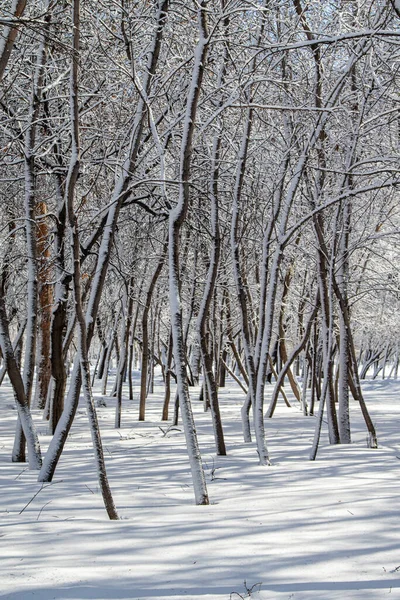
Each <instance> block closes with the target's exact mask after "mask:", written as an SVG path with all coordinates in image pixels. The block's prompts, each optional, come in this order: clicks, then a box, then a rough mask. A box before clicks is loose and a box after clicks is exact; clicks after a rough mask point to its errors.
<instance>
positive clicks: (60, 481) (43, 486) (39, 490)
mask: <svg viewBox="0 0 400 600" xmlns="http://www.w3.org/2000/svg"><path fill="white" fill-rule="evenodd" d="M62 482H63V480H62V479H60V480H59V481H55V482H54V483H48V484H47V485H44V483H42V486H41V487H40V489H38V491H37V492H36V494H34V495H33V496H32V498H31V499H30V500H29V502H28V504H25V506H24V508H23V509H22V510H20V511H19V513H18V514H19V515H22V513H23V512H24V510H25V509H26V508H28V506H29V505H30V503H31V502H33V500H34V499H35V498H36V496H38V495H39V494H40V492H41V491H42V490H44V489H45V488H48V487H49V486H51V485H56V484H57V483H62Z"/></svg>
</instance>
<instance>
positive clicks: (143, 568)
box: [0, 381, 400, 600]
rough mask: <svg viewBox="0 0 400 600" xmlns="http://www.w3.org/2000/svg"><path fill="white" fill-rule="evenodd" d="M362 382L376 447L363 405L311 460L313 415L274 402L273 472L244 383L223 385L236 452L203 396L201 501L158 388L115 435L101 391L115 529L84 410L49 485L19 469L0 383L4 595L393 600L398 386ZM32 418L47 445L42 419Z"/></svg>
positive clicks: (0, 573) (397, 594)
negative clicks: (204, 490)
mask: <svg viewBox="0 0 400 600" xmlns="http://www.w3.org/2000/svg"><path fill="white" fill-rule="evenodd" d="M136 389H137V388H136ZM364 391H365V396H366V400H367V403H368V406H369V408H370V411H371V414H372V416H373V418H374V421H375V424H376V427H377V432H378V440H379V444H380V447H379V449H378V450H371V449H368V448H366V431H365V427H364V425H363V422H362V419H361V417H360V413H359V410H358V409H357V406H356V405H354V406H353V412H352V427H353V443H352V444H351V445H350V446H342V447H340V446H339V447H338V446H336V447H330V446H329V445H328V444H327V440H326V437H323V439H322V444H321V448H320V452H319V454H318V457H317V461H316V462H310V461H309V460H308V454H309V450H310V446H311V438H312V432H313V426H314V423H315V420H314V418H313V417H308V418H306V417H303V416H302V414H301V413H300V412H299V410H298V408H297V407H294V408H292V409H288V408H286V407H284V406H282V405H280V406H279V409H278V410H277V412H276V414H275V416H274V417H273V419H271V420H268V422H267V435H268V446H269V451H270V455H271V459H272V462H273V465H272V466H271V467H260V466H258V465H257V456H256V451H255V447H254V445H253V444H250V445H246V444H244V443H243V442H242V441H241V433H240V431H241V427H240V405H241V402H242V400H243V394H242V393H241V392H240V390H238V389H237V388H236V386H235V387H234V385H231V386H230V387H228V388H226V389H224V390H221V391H220V398H221V407H222V415H223V421H224V427H225V434H226V442H227V446H228V453H229V455H228V456H227V457H224V458H222V457H216V456H215V454H214V450H213V436H212V430H211V423H210V414H207V413H206V414H205V413H203V411H202V405H201V404H200V403H199V402H196V401H195V400H194V401H193V407H194V411H195V418H196V423H197V428H198V435H199V441H200V446H201V450H202V456H203V461H204V466H205V471H206V476H207V482H208V490H209V495H210V500H211V504H210V505H209V506H199V507H197V506H195V505H194V499H193V491H192V487H191V479H190V472H189V465H188V460H187V456H186V451H185V444H184V438H183V432H182V431H181V430H179V431H171V432H170V433H169V434H168V435H166V436H165V435H164V433H163V431H162V430H161V429H160V426H161V427H162V428H163V429H164V430H165V425H164V424H162V423H161V422H160V420H159V419H160V414H161V404H162V400H161V398H162V390H161V388H157V389H156V393H155V394H154V395H152V396H151V397H150V399H149V403H148V409H147V416H148V421H146V422H145V423H138V422H137V420H136V419H137V405H138V401H137V399H136V400H135V401H134V402H133V403H132V402H129V401H125V402H124V408H123V428H122V429H120V430H115V429H114V428H113V421H114V400H113V399H107V407H102V408H99V409H98V413H99V419H100V422H101V426H102V434H103V443H104V446H105V453H106V458H107V467H108V475H109V479H110V484H111V487H112V490H113V492H114V498H115V502H116V505H117V508H118V511H119V514H120V516H121V520H120V521H113V522H111V521H109V520H108V519H107V516H106V513H105V510H104V508H103V504H102V499H101V496H100V493H99V490H98V485H97V480H96V473H95V471H94V463H93V459H92V450H91V442H90V435H89V433H88V426H87V420H86V415H85V410H84V407H83V406H82V408H81V409H80V410H79V413H78V415H77V418H76V421H75V424H74V426H73V429H72V433H71V435H70V438H69V440H68V443H67V445H66V448H65V452H64V454H63V456H62V458H61V461H60V464H59V467H58V469H57V471H56V475H55V478H54V482H53V483H52V484H49V485H46V484H44V485H43V486H42V484H38V483H37V482H36V477H37V474H36V473H35V472H30V471H28V470H26V469H25V467H24V465H21V464H12V463H11V462H10V455H11V448H12V436H13V431H14V422H15V418H16V411H15V410H13V409H12V406H13V400H12V395H11V391H10V387H9V385H8V384H3V385H2V386H1V387H0V410H1V422H0V478H1V479H0V517H1V520H0V598H6V599H7V600H30V599H39V600H50V599H53V598H55V599H57V600H62V599H64V598H65V599H67V598H69V599H74V600H84V599H88V598H91V599H96V600H103V599H116V600H123V599H130V600H139V599H140V600H147V599H153V598H158V599H166V600H183V599H186V600H187V599H190V600H230V599H231V600H238V599H240V598H253V599H256V600H281V599H282V600H283V599H285V600H289V599H293V600H311V599H312V600H317V599H318V600H339V599H340V600H347V599H357V600H358V599H360V600H361V599H363V600H377V599H380V598H388V599H390V600H395V599H396V598H397V599H400V519H399V510H400V383H395V382H387V381H383V382H382V381H376V382H368V383H367V384H366V385H365V386H364ZM97 397H99V396H97ZM196 397H197V392H193V398H194V399H195V398H196ZM36 417H37V423H38V428H39V431H40V433H41V442H42V444H43V448H45V447H46V445H47V443H48V441H49V439H50V438H49V437H48V436H46V435H45V434H46V424H45V423H44V422H43V421H41V420H40V416H39V414H37V415H36ZM38 492H39V493H38ZM35 494H37V495H36V496H35ZM32 498H33V499H32Z"/></svg>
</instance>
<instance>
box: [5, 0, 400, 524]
mask: <svg viewBox="0 0 400 600" xmlns="http://www.w3.org/2000/svg"><path fill="white" fill-rule="evenodd" d="M5 4H7V3H4V2H3V6H4V5H5ZM0 25H1V26H2V27H3V32H2V37H1V39H0V78H1V83H0V114H1V122H0V125H1V134H0V148H1V154H0V163H1V177H0V198H1V209H2V210H1V212H0V226H1V229H0V263H1V264H0V268H1V273H0V287H1V289H0V342H1V351H2V371H1V374H0V378H1V379H3V378H4V376H5V374H6V372H7V374H8V377H9V378H10V381H11V383H12V386H13V389H14V393H15V397H16V401H17V408H18V414H19V419H18V424H17V432H16V437H15V445H14V451H13V457H12V458H13V460H14V461H24V460H25V446H26V443H27V447H28V458H29V462H30V466H31V467H32V468H38V469H40V475H39V479H40V481H51V479H52V477H53V474H54V471H55V468H56V465H57V461H58V459H59V457H60V455H61V452H62V450H63V447H64V444H65V441H66V438H67V436H68V431H69V429H70V427H71V424H72V421H73V418H74V415H75V411H76V408H77V404H78V400H79V395H80V393H81V391H82V393H83V394H84V397H85V400H86V404H87V408H88V414H89V420H90V424H91V429H92V434H93V440H94V447H95V452H96V459H97V463H98V468H99V478H100V483H101V486H102V491H103V495H104V498H105V503H106V506H107V510H108V512H109V515H110V518H117V513H116V510H115V507H114V506H113V502H112V497H111V492H110V490H109V488H108V483H107V477H106V473H105V467H104V459H103V456H102V448H101V439H100V435H99V430H98V426H97V418H96V410H95V405H94V402H93V396H92V391H91V388H92V384H93V381H94V378H99V379H102V388H103V394H104V395H106V394H113V395H115V396H116V397H117V410H116V417H115V425H116V427H120V426H121V414H122V407H123V402H128V401H129V400H130V401H132V400H133V397H134V393H133V384H132V371H133V370H134V369H138V368H139V369H140V371H141V385H140V400H139V419H140V420H144V419H145V415H146V413H145V409H146V397H147V395H148V393H150V392H151V391H152V385H153V378H154V369H155V367H159V368H161V371H162V375H163V379H164V382H165V400H164V405H163V406H162V407H160V415H161V416H162V418H163V419H165V420H167V419H168V418H171V419H172V421H173V423H176V422H177V419H178V418H179V417H178V409H179V410H180V414H181V418H182V421H183V425H184V429H185V434H186V439H187V445H188V453H189V458H190V464H191V468H192V473H193V478H194V489H195V497H196V502H197V503H199V504H201V503H207V502H208V496H207V490H206V485H205V480H204V475H203V471H202V466H201V457H200V452H199V449H198V445H197V439H196V432H195V426H194V421H193V416H192V412H191V403H190V402H191V401H190V397H189V387H190V386H193V385H197V384H199V383H200V384H201V399H202V401H203V402H204V406H205V408H206V409H208V408H209V409H210V413H211V418H212V422H213V426H214V432H215V441H216V452H217V453H218V454H225V453H226V451H227V449H226V447H225V442H224V436H223V423H222V422H221V417H220V412H219V406H218V388H219V387H220V386H223V385H225V380H226V377H227V376H228V375H229V376H230V377H231V378H233V379H234V380H236V381H237V383H238V384H239V385H240V387H241V389H242V390H243V399H244V404H243V409H242V419H243V434H244V439H245V441H248V442H251V437H252V433H253V431H254V435H255V440H256V447H257V453H258V458H259V461H260V464H268V463H269V456H268V451H267V440H266V437H265V432H264V419H265V416H266V415H267V416H268V417H271V416H272V415H273V412H274V408H275V405H276V402H277V401H278V396H279V394H280V395H281V396H282V398H283V400H284V401H286V402H288V399H287V396H286V394H285V389H286V390H287V389H288V387H287V385H286V386H285V388H284V387H283V383H284V382H285V380H286V382H288V383H289V386H290V388H291V390H292V392H293V394H294V396H295V398H296V402H297V401H298V402H300V405H301V408H302V410H303V412H304V415H313V414H314V413H315V414H317V413H318V414H317V419H316V431H315V439H314V443H313V448H312V452H311V458H315V456H316V452H317V448H318V442H319V434H320V428H321V424H322V417H323V414H324V411H326V412H325V414H326V415H327V420H328V427H329V439H330V442H331V443H349V442H350V441H351V426H350V417H349V402H351V401H355V402H357V403H358V405H359V406H360V409H361V411H362V413H363V416H364V418H365V423H366V427H367V430H368V435H369V443H370V445H371V446H376V444H377V439H376V433H375V429H374V426H373V423H372V422H371V420H370V417H369V414H368V409H367V407H366V405H365V403H364V399H363V396H362V390H361V385H360V377H361V378H363V377H365V376H366V374H367V372H368V370H369V369H372V370H373V375H374V376H377V375H378V374H379V373H380V374H383V376H384V377H385V376H393V377H397V373H398V364H399V337H398V331H399V326H398V325H399V321H398V314H399V293H400V290H399V272H398V259H399V256H398V254H399V252H398V235H399V210H398V207H399V192H398V186H399V183H400V178H399V169H398V165H399V136H400V114H399V73H398V70H399V58H400V53H399V33H400V27H399V25H400V21H399V10H398V7H397V3H392V2H390V1H384V0H379V1H377V2H371V1H365V2H359V1H356V0H335V1H332V2H323V3H321V2H318V1H316V0H310V1H306V0H271V1H268V0H265V1H263V2H262V1H261V0H260V1H256V0H255V1H245V0H231V1H230V0H208V1H206V0H201V1H197V2H194V1H193V2H180V1H174V0H158V1H155V0H154V1H150V2H144V1H133V0H132V1H130V0H118V1H115V2H111V3H109V2H98V1H96V2H92V1H90V0H88V1H87V2H85V3H82V5H81V6H80V3H79V0H73V1H72V2H71V1H64V0H46V1H41V2H30V1H29V0H27V2H25V1H21V0H18V1H17V0H14V1H13V2H11V1H10V2H9V3H8V4H7V6H5V7H4V10H3V15H2V17H1V19H0ZM110 361H113V364H114V365H115V366H116V381H115V385H114V389H112V390H111V389H110V387H107V376H108V371H109V367H110V364H111V362H110ZM69 369H71V373H70V377H69V378H68V377H67V372H68V370H69ZM369 373H372V371H371V370H370V371H369ZM124 383H125V384H126V385H125V387H124ZM175 383H176V386H175V385H173V386H172V387H171V385H172V384H175ZM270 384H272V385H271V386H270ZM266 385H268V386H270V387H269V388H268V389H269V391H270V392H271V393H270V394H269V396H271V401H270V403H269V406H268V407H266V406H264V397H265V396H266V394H265V386H266ZM124 394H127V395H128V396H129V400H128V398H127V397H126V396H124V397H123V395H124ZM171 394H172V396H171ZM271 394H272V395H271ZM30 406H33V407H34V408H35V409H41V410H43V411H44V416H45V418H47V419H48V421H49V432H50V433H51V434H52V435H53V439H52V442H51V444H50V447H49V450H48V452H47V453H46V456H45V457H44V461H43V464H42V459H41V455H40V447H39V440H38V436H37V434H36V430H35V426H34V423H33V421H32V418H31V411H30ZM250 417H251V418H250ZM122 418H123V416H122ZM25 440H26V441H25ZM228 450H229V449H228Z"/></svg>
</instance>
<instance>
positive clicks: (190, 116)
mask: <svg viewBox="0 0 400 600" xmlns="http://www.w3.org/2000/svg"><path fill="white" fill-rule="evenodd" d="M206 4H207V3H206V1H205V0H201V1H200V2H199V41H198V44H197V48H196V51H195V62H194V66H193V72H192V80H191V85H190V90H189V94H188V97H187V101H186V114H185V120H184V126H183V135H182V142H181V159H180V177H179V179H180V184H179V200H178V204H177V206H176V207H175V208H174V209H172V210H171V212H170V217H169V298H170V310H171V327H172V338H173V352H174V358H175V365H176V377H177V385H178V396H179V406H180V410H181V416H182V421H183V426H184V431H185V437H186V444H187V451H188V454H189V461H190V467H191V471H192V478H193V486H194V494H195V500H196V504H209V499H208V493H207V487H206V481H205V476H204V471H203V465H202V461H201V456H200V449H199V445H198V441H197V434H196V428H195V424H194V419H193V413H192V407H191V404H190V398H189V387H188V380H187V371H186V352H185V345H184V332H183V326H182V310H181V298H180V286H179V281H180V273H179V245H180V244H179V241H180V229H181V226H182V224H183V222H184V220H185V217H186V213H187V210H188V206H189V199H190V187H189V180H190V174H191V161H192V138H193V133H194V128H195V119H196V111H197V103H198V99H199V95H200V89H201V83H202V78H203V73H204V67H205V64H204V63H205V59H206V54H207V47H208V33H207V25H206Z"/></svg>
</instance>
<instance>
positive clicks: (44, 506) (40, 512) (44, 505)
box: [36, 500, 51, 521]
mask: <svg viewBox="0 0 400 600" xmlns="http://www.w3.org/2000/svg"><path fill="white" fill-rule="evenodd" d="M50 502H51V500H49V501H48V502H46V504H43V506H42V508H41V509H40V510H39V514H38V516H37V519H36V521H39V517H40V515H41V514H42V510H43V509H45V508H46V506H47V505H48V504H50Z"/></svg>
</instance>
